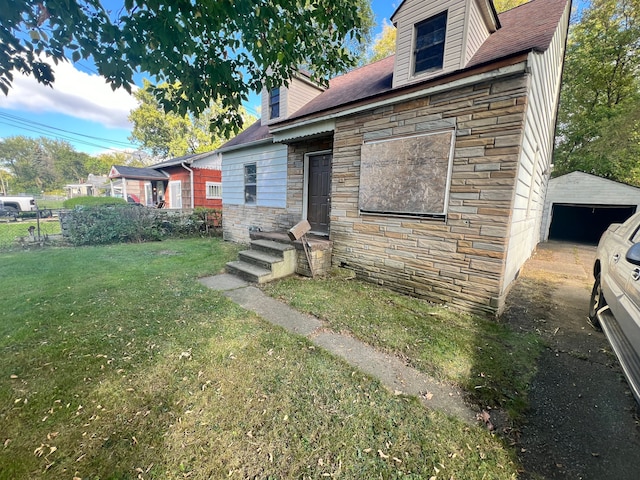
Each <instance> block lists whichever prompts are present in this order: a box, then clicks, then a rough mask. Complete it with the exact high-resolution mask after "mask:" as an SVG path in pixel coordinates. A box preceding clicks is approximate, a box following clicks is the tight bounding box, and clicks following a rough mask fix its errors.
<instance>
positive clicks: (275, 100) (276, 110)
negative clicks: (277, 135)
mask: <svg viewBox="0 0 640 480" xmlns="http://www.w3.org/2000/svg"><path fill="white" fill-rule="evenodd" d="M279 116H280V89H279V88H274V89H272V90H271V91H270V92H269V118H270V119H273V118H278V117H279Z"/></svg>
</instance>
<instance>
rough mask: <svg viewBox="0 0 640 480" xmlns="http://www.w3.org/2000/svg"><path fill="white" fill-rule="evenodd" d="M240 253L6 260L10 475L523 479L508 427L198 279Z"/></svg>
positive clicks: (206, 250) (149, 247) (1, 417)
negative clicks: (367, 369) (332, 351)
mask: <svg viewBox="0 0 640 480" xmlns="http://www.w3.org/2000/svg"><path fill="white" fill-rule="evenodd" d="M236 253H237V247H236V246H234V245H232V244H228V243H223V242H221V241H219V240H215V239H214V240H203V239H196V240H179V241H165V242H158V243H148V244H133V245H117V246H108V247H95V248H94V247H84V248H75V249H71V248H64V249H63V248H56V249H53V248H49V249H43V250H35V251H29V252H17V253H4V254H0V288H1V289H2V292H3V295H2V297H0V312H2V314H1V315H0V445H2V447H0V479H17V478H30V479H69V480H72V479H73V478H74V477H77V478H82V479H85V480H86V479H92V480H97V479H101V480H105V479H114V480H115V479H147V480H148V479H184V478H189V479H210V478H213V479H218V478H236V479H244V478H260V479H267V478H273V479H276V478H277V479H288V478H295V479H301V478H314V479H315V478H323V477H325V476H326V477H339V478H346V479H373V478H384V479H400V478H402V479H429V478H432V477H435V478H438V479H439V478H460V479H463V478H464V479H480V478H492V479H502V478H504V479H506V478H516V476H517V471H518V465H517V463H516V461H515V460H514V459H515V456H514V455H513V452H512V451H511V450H510V448H509V447H505V445H504V444H503V443H502V441H501V440H500V439H499V438H497V437H495V436H493V435H491V434H490V433H489V432H487V431H486V430H484V429H482V428H480V427H470V426H468V425H466V424H463V423H461V422H459V421H457V420H456V419H452V418H448V417H446V416H444V415H442V414H438V413H434V412H428V411H426V410H425V409H424V408H423V407H422V406H421V405H420V404H419V402H418V401H417V400H415V399H413V398H407V397H404V396H394V395H393V394H390V393H389V392H387V391H386V390H385V389H384V388H383V387H382V386H381V384H380V383H379V382H378V381H376V380H374V379H372V378H370V377H368V376H366V375H364V374H362V373H360V372H358V371H357V370H354V369H353V368H352V367H350V366H348V365H347V364H346V363H344V362H342V361H341V360H339V359H337V358H334V357H332V356H331V355H329V354H328V353H326V352H324V351H322V350H321V349H319V348H317V347H314V346H313V345H312V344H311V343H310V342H309V341H307V340H306V339H304V338H302V337H297V336H294V335H291V334H288V333H286V332H284V331H283V330H281V329H279V328H276V327H273V326H271V325H269V324H267V323H266V322H264V321H263V320H261V319H260V318H258V317H257V316H255V315H254V314H252V313H249V312H247V311H245V310H243V309H241V308H240V307H238V306H237V305H235V304H233V303H232V302H230V301H228V300H227V299H226V298H225V297H223V296H222V295H221V294H219V293H217V292H214V291H211V290H208V289H206V288H205V287H203V286H202V285H200V284H199V283H198V282H197V281H196V278H197V277H199V276H204V275H210V274H214V273H217V272H219V271H220V270H221V269H222V268H223V266H224V263H225V262H226V261H227V260H229V259H231V258H234V257H235V255H236ZM326 301H327V300H325V302H326ZM336 308H337V307H336ZM487 373H489V372H487Z"/></svg>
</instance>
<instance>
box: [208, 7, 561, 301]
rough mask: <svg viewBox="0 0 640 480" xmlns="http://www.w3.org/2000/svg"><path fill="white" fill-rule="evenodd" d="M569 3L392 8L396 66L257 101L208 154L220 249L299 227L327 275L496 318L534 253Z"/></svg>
mask: <svg viewBox="0 0 640 480" xmlns="http://www.w3.org/2000/svg"><path fill="white" fill-rule="evenodd" d="M569 14H570V2H568V1H567V0H532V1H530V2H529V3H526V4H524V5H521V6H519V7H516V8H514V9H512V10H509V11H506V12H504V13H502V14H500V15H498V14H496V11H495V9H494V7H493V4H492V2H491V0H405V1H403V2H402V3H401V4H400V6H399V7H398V9H397V10H396V12H395V13H394V14H393V16H392V18H391V21H392V22H393V24H394V26H395V28H396V29H397V44H396V54H395V55H394V56H391V57H388V58H386V59H384V60H381V61H379V62H376V63H372V64H370V65H367V66H364V67H362V68H358V69H356V70H353V71H351V72H349V73H347V74H345V75H342V76H339V77H336V78H334V79H333V80H331V81H330V83H329V86H328V88H322V87H320V86H318V85H315V84H314V83H313V82H311V81H310V79H309V78H308V77H307V76H305V75H304V74H299V75H297V76H295V77H294V78H293V79H292V80H291V82H290V83H289V84H288V85H286V86H282V87H281V88H276V89H274V90H272V91H269V92H267V91H264V92H263V93H262V102H263V105H262V118H261V120H259V121H258V122H256V123H255V124H253V125H252V126H251V127H249V128H248V129H247V130H245V131H244V132H242V133H241V134H239V135H238V136H237V137H235V138H234V139H232V140H231V141H229V142H227V143H226V144H225V145H223V146H222V147H221V148H220V149H219V150H218V152H219V153H221V154H222V179H223V180H222V185H223V215H224V237H225V239H227V240H231V241H235V242H242V243H248V242H249V241H250V234H251V232H255V231H257V230H261V231H263V232H276V231H286V230H287V229H289V228H291V227H292V226H293V225H295V224H297V223H298V222H300V221H301V220H303V219H306V220H308V222H309V223H310V225H311V229H312V233H314V234H315V235H318V236H325V238H326V239H327V241H328V242H329V244H330V260H331V263H332V264H333V265H334V266H342V267H345V268H349V269H352V270H353V271H355V272H356V274H357V275H358V276H359V277H361V278H364V279H366V280H369V281H372V282H376V283H378V284H381V285H385V286H387V287H389V288H392V289H394V290H397V291H400V292H404V293H407V294H410V295H414V296H419V297H423V298H426V299H428V300H431V301H435V302H445V303H448V304H452V305H454V306H458V307H460V308H463V309H470V310H476V311H486V312H491V313H495V312H498V311H500V310H501V308H502V307H503V305H504V299H505V297H506V294H507V292H508V290H509V286H510V285H511V283H512V281H513V280H514V279H515V278H516V277H517V275H518V272H519V269H520V268H521V266H522V265H523V263H524V262H525V260H526V259H527V258H528V257H529V256H530V255H531V253H532V251H533V250H534V248H535V246H536V245H537V243H538V242H539V240H540V226H541V219H542V212H543V205H544V197H545V191H546V188H547V182H548V179H549V173H550V163H551V156H552V150H553V138H554V126H555V121H556V112H557V105H558V99H559V91H560V80H561V73H562V64H563V58H564V51H565V44H566V37H567V29H568V23H569Z"/></svg>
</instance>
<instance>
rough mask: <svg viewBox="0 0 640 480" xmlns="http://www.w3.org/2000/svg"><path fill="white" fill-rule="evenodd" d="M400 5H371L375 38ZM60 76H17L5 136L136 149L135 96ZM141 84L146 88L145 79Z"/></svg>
mask: <svg viewBox="0 0 640 480" xmlns="http://www.w3.org/2000/svg"><path fill="white" fill-rule="evenodd" d="M399 2H400V0H395V1H388V0H386V1H385V0H373V1H372V8H373V11H374V13H375V16H376V22H377V24H378V25H377V27H376V30H375V33H376V34H377V33H379V32H380V30H381V29H382V25H383V22H384V20H385V19H386V20H388V19H389V17H390V16H391V14H392V13H393V12H394V10H395V8H396V7H397V5H398V4H399ZM579 3H582V2H579ZM106 4H109V5H113V6H117V5H122V1H118V0H106ZM55 74H56V82H55V85H54V88H49V87H44V86H42V85H40V84H38V83H37V82H35V80H33V78H32V77H23V76H19V75H16V76H15V81H14V85H13V88H12V89H11V90H10V92H9V95H8V96H6V97H5V96H4V95H3V94H1V93H0V138H5V137H10V136H14V135H24V136H29V137H39V136H46V137H50V138H60V139H63V140H67V141H69V142H70V143H71V144H72V145H74V147H75V148H76V150H78V151H80V152H86V153H89V154H97V153H101V152H108V151H113V150H123V149H126V148H127V147H128V148H129V149H133V148H134V146H133V145H131V144H130V142H129V140H128V139H127V137H128V136H129V135H130V132H131V125H130V124H129V122H128V120H127V116H128V114H129V112H130V111H131V110H132V109H134V108H135V107H136V105H137V104H136V102H135V100H134V99H133V97H131V96H130V95H129V94H127V93H126V91H124V90H119V91H116V92H113V91H112V90H111V88H110V87H109V86H108V85H106V83H105V82H104V80H103V79H102V78H101V77H99V76H98V75H97V74H96V73H95V70H94V69H93V66H92V65H91V64H89V63H87V62H86V61H81V62H79V63H76V64H71V63H66V64H64V63H63V64H59V65H57V66H56V67H55ZM138 80H139V82H140V84H141V83H142V77H141V78H139V79H138ZM245 106H246V107H247V110H249V112H251V113H253V114H254V115H257V114H258V109H259V108H260V107H259V106H260V99H259V96H258V94H254V95H252V96H251V97H250V99H249V102H248V104H247V105H245Z"/></svg>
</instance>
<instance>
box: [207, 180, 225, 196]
mask: <svg viewBox="0 0 640 480" xmlns="http://www.w3.org/2000/svg"><path fill="white" fill-rule="evenodd" d="M206 189H207V199H216V198H222V184H221V183H217V182H206Z"/></svg>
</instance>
